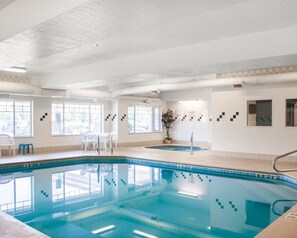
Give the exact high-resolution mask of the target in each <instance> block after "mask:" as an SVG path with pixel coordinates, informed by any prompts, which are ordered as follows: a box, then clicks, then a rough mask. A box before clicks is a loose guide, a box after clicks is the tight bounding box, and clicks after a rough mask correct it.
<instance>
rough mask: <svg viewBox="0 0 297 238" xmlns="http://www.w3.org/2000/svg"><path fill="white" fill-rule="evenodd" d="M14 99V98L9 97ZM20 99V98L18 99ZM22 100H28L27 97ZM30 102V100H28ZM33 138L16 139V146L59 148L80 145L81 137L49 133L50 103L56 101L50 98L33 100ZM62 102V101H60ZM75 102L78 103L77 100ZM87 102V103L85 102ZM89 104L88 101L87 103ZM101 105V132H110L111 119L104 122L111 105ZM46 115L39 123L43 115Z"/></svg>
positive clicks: (108, 103)
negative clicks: (102, 113)
mask: <svg viewBox="0 0 297 238" xmlns="http://www.w3.org/2000/svg"><path fill="white" fill-rule="evenodd" d="M11 98H14V97H11ZM18 98H20V97H18ZM22 99H25V100H28V97H23V98H22ZM29 100H30V99H29ZM32 100H33V137H26V138H16V139H15V141H16V144H17V146H18V144H19V143H26V142H27V143H33V145H34V147H35V148H40V147H60V146H74V145H80V143H81V136H80V135H75V136H52V133H51V103H52V101H57V100H56V99H55V100H54V99H51V98H33V99H32ZM61 101H63V100H61ZM75 102H78V101H77V100H76V101H75ZM85 102H87V101H85ZM88 102H90V101H88ZM99 103H102V104H103V109H104V115H103V130H104V131H105V132H110V130H111V118H109V119H108V120H106V121H105V120H104V119H105V118H106V117H107V115H108V114H110V112H111V105H110V102H109V101H104V102H99ZM45 113H47V114H48V115H47V116H46V117H45V118H44V119H43V120H42V121H41V120H40V118H42V116H43V115H45Z"/></svg>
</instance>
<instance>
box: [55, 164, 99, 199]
mask: <svg viewBox="0 0 297 238" xmlns="http://www.w3.org/2000/svg"><path fill="white" fill-rule="evenodd" d="M98 176H100V175H99V173H98V171H97V165H88V166H86V167H85V168H83V169H82V170H72V171H66V172H61V173H54V174H52V191H53V195H52V199H53V202H64V201H77V200H83V199H89V198H91V197H98V196H102V195H103V188H102V181H101V179H99V178H98Z"/></svg>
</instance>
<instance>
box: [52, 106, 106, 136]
mask: <svg viewBox="0 0 297 238" xmlns="http://www.w3.org/2000/svg"><path fill="white" fill-rule="evenodd" d="M101 129H102V105H101V104H88V103H71V102H53V103H52V135H78V134H80V133H82V132H86V131H92V132H98V133H100V132H101Z"/></svg>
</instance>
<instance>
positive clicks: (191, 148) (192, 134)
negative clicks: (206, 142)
mask: <svg viewBox="0 0 297 238" xmlns="http://www.w3.org/2000/svg"><path fill="white" fill-rule="evenodd" d="M193 137H194V133H193V132H192V133H191V139H190V142H191V145H190V151H191V155H192V154H193Z"/></svg>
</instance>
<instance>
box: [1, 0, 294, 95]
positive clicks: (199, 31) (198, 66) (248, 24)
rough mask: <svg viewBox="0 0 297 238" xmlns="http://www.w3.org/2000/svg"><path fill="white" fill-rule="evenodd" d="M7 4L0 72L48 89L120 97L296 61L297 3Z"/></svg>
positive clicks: (23, 0) (111, 0)
mask: <svg viewBox="0 0 297 238" xmlns="http://www.w3.org/2000/svg"><path fill="white" fill-rule="evenodd" d="M3 2H6V3H7V4H6V5H2V4H0V20H1V21H2V23H3V21H5V20H6V25H8V26H10V27H9V28H7V30H5V29H4V28H0V29H2V30H0V40H1V39H2V41H1V42H0V69H4V68H7V67H11V66H18V65H24V66H26V67H27V68H28V75H29V76H30V75H31V76H35V77H37V78H38V83H39V84H40V86H41V87H45V88H57V89H67V88H87V87H96V86H108V88H109V89H110V90H114V89H118V88H125V87H131V86H137V85H141V84H148V83H149V82H154V83H156V82H159V83H160V82H165V81H166V82H171V81H172V82H173V81H174V78H178V79H175V80H178V81H183V79H182V77H185V79H184V80H185V81H186V80H189V78H188V77H189V76H191V77H196V76H197V75H204V74H207V75H208V74H213V73H221V72H228V71H238V70H247V69H255V68H267V67H274V66H283V65H296V64H297V61H296V60H297V46H296V42H295V41H296V39H297V38H296V37H297V14H296V12H297V1H296V0H224V1H222V0H207V1H205V0H187V1H184V0H163V1H159V0H143V1H139V0H90V1H83V0H75V1H70V0H67V1H66V0H65V1H63V4H62V5H59V4H58V2H57V1H56V5H54V4H53V2H55V1H50V2H51V4H50V3H43V5H40V4H41V3H40V1H39V3H38V0H16V1H14V3H13V4H10V5H8V4H9V3H11V2H13V1H3ZM42 2H44V1H42ZM46 2H48V1H46ZM60 2H61V1H60ZM38 4H39V5H38ZM46 4H48V5H46ZM58 5H59V8H55V6H58ZM2 6H7V7H6V8H4V9H2V10H1V7H2ZM30 8H31V9H33V10H32V11H31V12H30V13H31V15H29V16H28V13H27V12H26V9H30ZM21 9H24V11H22V10H21ZM46 9H47V10H46ZM12 12H17V13H18V14H19V17H20V19H21V18H22V17H23V15H24V16H27V17H26V18H24V19H27V21H25V20H24V22H22V20H20V19H18V17H17V16H14V17H15V18H16V20H12V18H11V14H9V13H12ZM25 14H27V15H25ZM28 18H30V19H28ZM7 22H8V24H7ZM0 25H1V24H0ZM3 29H4V30H3ZM8 33H9V34H8Z"/></svg>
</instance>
